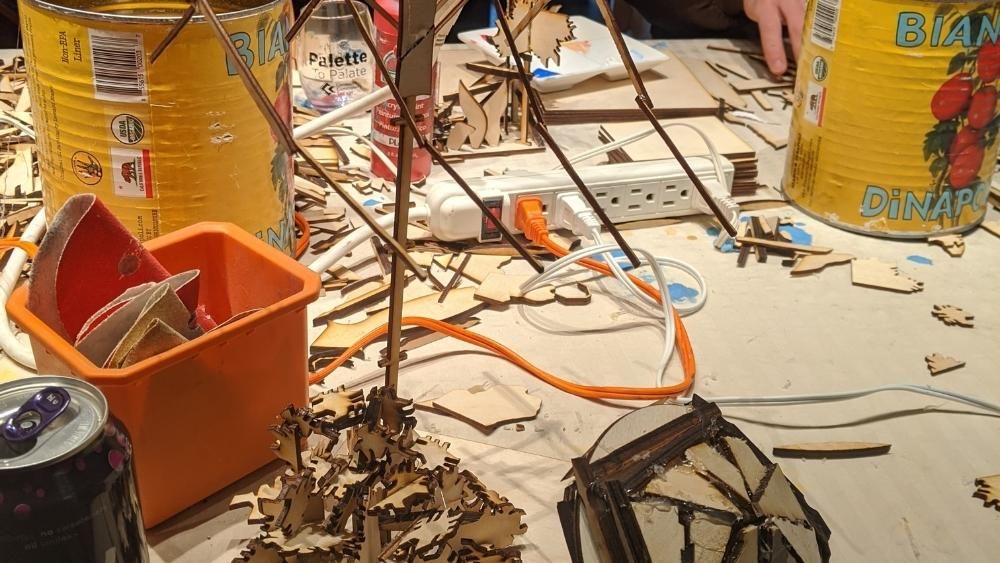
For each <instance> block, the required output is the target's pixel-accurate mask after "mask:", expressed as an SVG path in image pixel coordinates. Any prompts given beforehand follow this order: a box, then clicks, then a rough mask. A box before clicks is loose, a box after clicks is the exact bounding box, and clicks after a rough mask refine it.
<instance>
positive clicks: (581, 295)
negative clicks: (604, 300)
mask: <svg viewBox="0 0 1000 563" xmlns="http://www.w3.org/2000/svg"><path fill="white" fill-rule="evenodd" d="M555 297H556V301H558V302H559V303H562V304H563V305H586V304H588V303H590V290H589V289H587V286H586V285H584V284H582V283H571V284H566V285H560V286H558V287H556V288H555Z"/></svg>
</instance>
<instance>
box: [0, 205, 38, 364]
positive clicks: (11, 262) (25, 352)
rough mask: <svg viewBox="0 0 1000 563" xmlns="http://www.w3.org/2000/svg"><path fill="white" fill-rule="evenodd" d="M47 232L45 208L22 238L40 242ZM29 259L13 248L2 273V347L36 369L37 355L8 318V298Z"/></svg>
mask: <svg viewBox="0 0 1000 563" xmlns="http://www.w3.org/2000/svg"><path fill="white" fill-rule="evenodd" d="M44 232H45V210H44V209H40V210H39V211H38V214H37V215H35V217H34V218H33V219H32V220H31V222H30V223H28V227H27V228H26V229H25V230H24V234H22V235H21V240H22V241H24V242H30V243H32V244H34V243H36V242H38V240H39V239H40V238H42V233H44ZM27 260H28V253H27V252H25V251H23V250H21V249H20V248H15V249H13V250H11V256H10V258H9V259H8V260H7V265H6V266H4V269H3V272H2V273H0V302H2V303H3V306H0V348H3V351H4V352H6V353H7V356H9V357H10V359H12V360H14V361H15V362H17V363H19V364H21V365H22V366H25V367H28V368H31V369H35V355H34V353H33V352H32V351H31V347H30V346H28V345H27V344H25V343H23V342H21V341H20V340H19V339H18V338H17V335H16V334H14V331H13V330H12V329H11V326H10V319H8V318H7V307H6V303H7V300H8V299H10V294H11V293H12V292H13V291H14V286H16V285H17V280H18V279H20V277H21V271H22V270H23V269H24V263H25V262H27Z"/></svg>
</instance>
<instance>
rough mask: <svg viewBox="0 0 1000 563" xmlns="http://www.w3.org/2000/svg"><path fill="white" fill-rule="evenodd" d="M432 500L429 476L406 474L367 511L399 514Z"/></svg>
mask: <svg viewBox="0 0 1000 563" xmlns="http://www.w3.org/2000/svg"><path fill="white" fill-rule="evenodd" d="M397 478H399V477H397ZM432 498H433V497H432V496H431V478H430V476H429V475H421V474H418V473H408V474H407V475H406V477H405V479H400V480H399V481H398V482H397V483H396V485H394V486H392V487H390V488H387V489H386V497H385V498H384V499H382V500H380V501H378V502H377V503H375V504H374V505H372V506H371V507H369V509H368V510H369V512H371V513H380V512H392V513H395V514H399V513H401V512H404V511H407V510H410V509H411V508H412V507H414V506H415V505H418V504H424V503H427V502H428V501H430V500H432Z"/></svg>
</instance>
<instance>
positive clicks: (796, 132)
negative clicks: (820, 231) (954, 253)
mask: <svg viewBox="0 0 1000 563" xmlns="http://www.w3.org/2000/svg"><path fill="white" fill-rule="evenodd" d="M802 43H803V46H802V50H801V52H800V58H799V64H798V74H797V76H796V81H795V103H794V110H793V114H792V125H791V131H790V134H789V148H788V155H787V161H786V168H785V174H784V179H783V187H784V190H785V192H786V194H787V195H788V197H789V198H790V199H791V201H792V202H793V203H794V204H795V205H796V206H798V207H799V208H800V209H802V210H803V211H805V212H807V213H809V214H811V215H813V216H815V217H817V218H819V219H821V220H823V221H825V222H828V223H829V224H832V225H834V226H836V227H841V228H844V229H847V230H851V231H855V232H860V233H864V234H870V235H876V236H883V237H891V238H922V237H926V236H928V235H933V234H939V233H948V232H962V231H965V230H968V229H970V228H972V227H974V226H976V225H977V224H978V223H979V222H980V221H981V220H982V219H983V216H984V215H985V213H986V208H987V199H988V196H989V186H990V179H991V176H992V174H993V168H994V164H995V163H996V155H997V146H998V143H997V132H998V128H1000V120H998V118H997V84H996V82H997V79H998V78H1000V6H998V3H997V2H978V3H974V2H967V1H964V2H948V1H940V2H930V1H921V0H809V2H808V5H807V9H806V21H805V27H804V31H803V39H802Z"/></svg>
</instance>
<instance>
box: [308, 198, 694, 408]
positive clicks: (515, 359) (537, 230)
mask: <svg viewBox="0 0 1000 563" xmlns="http://www.w3.org/2000/svg"><path fill="white" fill-rule="evenodd" d="M530 204H531V201H530V200H529V201H528V202H524V201H523V200H522V201H519V202H518V206H519V210H518V211H519V215H521V212H523V213H524V214H525V215H526V217H527V219H528V220H529V221H530V222H531V223H533V225H531V226H528V225H525V226H522V225H520V224H519V225H518V226H519V227H520V228H522V230H524V231H525V234H526V235H527V236H528V238H529V239H530V240H533V241H535V242H537V243H538V244H541V245H542V246H544V247H545V248H546V249H547V250H548V251H549V252H551V253H553V254H555V255H556V256H560V257H561V256H565V255H566V254H568V253H569V251H568V250H567V249H565V248H563V247H561V246H559V245H558V244H556V243H555V242H553V241H552V240H551V239H550V238H549V236H548V231H547V230H546V228H545V219H544V217H543V216H542V215H541V207H540V205H539V206H538V207H537V208H534V207H533V206H531V205H530ZM522 208H523V209H522ZM538 218H541V220H540V221H539V220H538ZM579 264H580V265H582V266H585V267H587V268H589V269H591V270H594V271H596V272H600V273H602V274H604V275H606V276H611V275H613V274H612V272H611V269H610V268H608V267H607V266H605V265H604V264H601V263H600V262H596V261H594V260H589V259H584V260H580V261H579ZM629 279H631V280H632V281H633V282H635V284H636V285H637V286H638V287H639V288H640V289H641V290H642V291H643V292H644V293H646V294H647V295H649V296H650V297H652V298H653V299H655V300H657V301H660V300H661V299H663V296H662V295H660V292H659V291H657V290H656V288H654V287H653V286H651V285H649V284H648V283H646V282H644V281H642V280H640V279H638V278H636V277H635V276H632V275H631V274H630V275H629ZM674 322H675V325H676V327H677V337H676V343H677V351H678V352H679V353H680V357H681V366H682V367H683V369H684V378H683V380H682V381H681V382H680V383H677V384H675V385H670V386H667V387H607V386H597V385H580V384H578V383H574V382H572V381H568V380H565V379H562V378H560V377H557V376H555V375H553V374H551V373H549V372H547V371H545V370H542V369H541V368H539V367H537V366H535V365H534V364H532V363H531V362H529V361H528V360H526V359H524V358H523V357H521V356H520V355H519V354H517V353H516V352H514V351H513V350H511V349H510V348H507V347H506V346H504V345H503V344H500V343H499V342H497V341H495V340H492V339H490V338H487V337H485V336H483V335H481V334H477V333H475V332H472V331H469V330H466V329H464V328H462V327H459V326H455V325H452V324H449V323H446V322H443V321H438V320H434V319H429V318H426V317H403V319H402V324H403V326H419V327H422V328H425V329H428V330H431V331H435V332H440V333H441V334H445V335H447V336H451V337H452V338H456V339H458V340H461V341H463V342H467V343H469V344H474V345H476V346H479V347H481V348H485V349H487V350H489V351H491V352H493V353H495V354H497V355H498V356H500V357H501V358H503V359H505V360H507V361H509V362H511V363H512V364H514V365H516V366H518V367H520V368H521V369H523V370H524V371H526V372H528V373H530V374H531V375H533V376H535V377H537V378H538V379H541V380H542V381H544V382H546V383H548V384H549V385H551V386H553V387H555V388H556V389H559V390H561V391H565V392H566V393H569V394H571V395H576V396H578V397H583V398H587V399H615V400H636V401H649V400H656V399H663V398H666V397H672V396H675V395H678V394H680V393H683V392H684V391H686V390H687V389H688V388H690V387H691V384H692V383H693V382H694V374H695V359H694V351H693V350H692V348H691V340H690V338H689V337H688V333H687V329H685V328H684V324H683V322H681V318H680V315H678V314H677V311H674ZM387 332H388V325H382V326H380V327H378V328H376V329H375V330H373V331H371V332H369V333H368V334H366V335H364V336H363V337H362V338H361V339H360V340H358V341H357V342H355V343H354V344H352V345H351V347H350V348H348V349H347V350H345V351H344V353H343V354H341V355H340V356H338V357H337V359H335V360H334V361H333V362H331V363H330V364H329V365H327V366H325V367H324V368H323V369H321V370H319V371H317V372H315V373H312V374H310V375H309V383H310V384H315V383H319V382H320V381H322V380H323V379H325V378H326V377H327V376H328V375H330V374H331V373H333V371H334V370H336V369H337V368H338V367H340V366H342V365H344V363H345V362H346V361H347V360H349V359H350V358H351V357H352V356H354V354H356V353H358V351H360V350H361V349H363V348H364V347H365V346H367V345H368V344H370V343H371V342H373V341H374V340H376V339H378V338H380V337H382V336H384V335H385V334H386V333H387Z"/></svg>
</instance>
